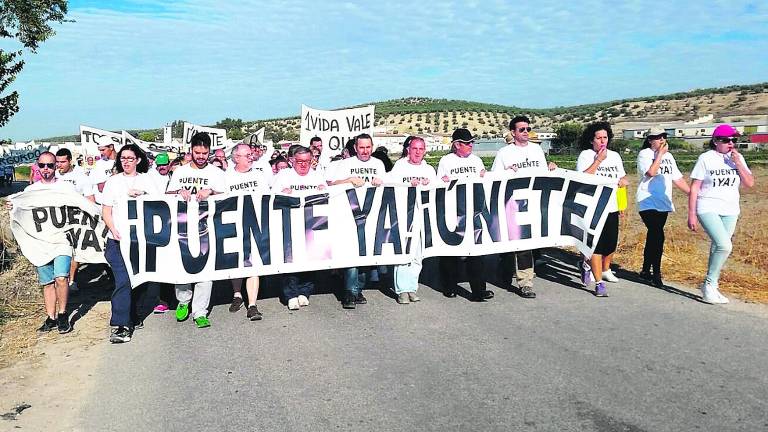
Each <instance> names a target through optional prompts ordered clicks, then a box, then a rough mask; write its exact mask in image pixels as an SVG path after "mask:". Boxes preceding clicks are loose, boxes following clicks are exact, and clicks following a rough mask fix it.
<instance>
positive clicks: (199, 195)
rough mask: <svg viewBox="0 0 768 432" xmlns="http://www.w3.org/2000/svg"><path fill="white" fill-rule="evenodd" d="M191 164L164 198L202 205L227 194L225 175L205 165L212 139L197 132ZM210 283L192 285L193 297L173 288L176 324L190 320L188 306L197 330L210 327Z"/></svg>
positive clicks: (184, 286)
mask: <svg viewBox="0 0 768 432" xmlns="http://www.w3.org/2000/svg"><path fill="white" fill-rule="evenodd" d="M190 147H191V155H192V162H190V163H188V164H186V165H183V166H180V167H178V168H177V169H176V171H174V173H173V177H171V181H170V182H169V183H168V190H167V191H166V193H167V194H175V195H178V196H179V197H180V198H181V199H183V200H184V201H189V200H190V199H192V198H195V199H196V200H197V201H204V200H206V199H208V197H210V196H211V195H213V194H216V193H221V192H223V191H225V190H226V187H227V186H226V180H225V178H224V172H223V171H222V170H220V169H218V168H216V167H215V166H213V165H210V164H209V163H208V156H209V155H210V153H211V137H210V135H208V134H207V133H204V132H198V133H196V134H195V135H194V136H192V140H191V146H190ZM212 287H213V281H203V282H197V283H195V291H194V296H193V295H192V286H191V285H190V284H179V285H176V299H177V300H178V301H179V305H178V306H177V308H176V320H177V321H179V322H181V321H185V320H186V319H187V317H189V304H190V302H191V303H192V319H193V320H194V321H195V325H197V327H198V328H206V327H210V326H211V323H210V321H209V320H208V305H209V304H210V301H211V289H212Z"/></svg>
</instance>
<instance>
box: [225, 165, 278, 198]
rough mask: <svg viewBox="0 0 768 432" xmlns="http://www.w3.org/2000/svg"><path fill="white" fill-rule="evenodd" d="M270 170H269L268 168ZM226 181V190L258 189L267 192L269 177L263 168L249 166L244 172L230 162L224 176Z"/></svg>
mask: <svg viewBox="0 0 768 432" xmlns="http://www.w3.org/2000/svg"><path fill="white" fill-rule="evenodd" d="M270 172H271V170H270ZM224 177H225V179H226V182H227V192H244V191H251V192H252V191H259V192H265V193H266V192H269V184H270V178H271V177H272V176H271V175H270V176H267V175H265V173H264V171H263V170H260V169H258V168H254V167H251V168H250V169H249V170H248V171H246V172H240V171H238V170H236V169H235V164H232V165H231V166H230V167H229V169H227V171H226V175H225V176H224Z"/></svg>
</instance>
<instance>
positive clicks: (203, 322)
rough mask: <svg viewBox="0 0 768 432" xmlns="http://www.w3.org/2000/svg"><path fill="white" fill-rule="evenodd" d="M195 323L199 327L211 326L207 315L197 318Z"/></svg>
mask: <svg viewBox="0 0 768 432" xmlns="http://www.w3.org/2000/svg"><path fill="white" fill-rule="evenodd" d="M195 324H196V325H197V328H206V327H210V326H211V322H210V321H209V320H208V317H207V316H205V315H203V316H199V317H197V318H195Z"/></svg>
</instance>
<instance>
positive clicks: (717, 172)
mask: <svg viewBox="0 0 768 432" xmlns="http://www.w3.org/2000/svg"><path fill="white" fill-rule="evenodd" d="M738 157H741V158H743V156H741V155H739V156H738ZM744 166H745V167H746V166H747V163H746V161H744ZM747 171H749V168H747ZM749 172H750V173H751V171H749ZM691 178H692V179H694V180H701V188H700V189H699V196H698V198H697V200H696V214H704V213H716V214H719V215H722V216H736V215H738V214H739V213H740V212H741V208H740V207H739V186H740V185H741V177H739V170H738V169H737V168H736V163H735V162H734V161H733V160H732V159H731V155H730V154H723V153H718V152H717V151H715V150H709V151H707V152H705V153H702V154H701V155H700V156H699V159H698V160H697V161H696V165H695V166H694V167H693V171H691Z"/></svg>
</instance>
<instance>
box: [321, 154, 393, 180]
mask: <svg viewBox="0 0 768 432" xmlns="http://www.w3.org/2000/svg"><path fill="white" fill-rule="evenodd" d="M386 171H387V170H386V169H385V168H384V164H383V163H382V162H381V161H380V160H378V159H376V158H375V157H371V158H370V159H368V160H367V161H365V162H363V161H361V160H360V159H358V158H357V157H350V158H346V159H343V160H340V161H336V162H334V163H332V164H331V165H330V166H329V167H328V169H327V170H326V171H325V174H326V177H325V178H326V180H328V181H336V180H344V179H347V178H349V177H360V178H361V179H363V180H365V182H366V183H370V182H371V180H373V179H374V178H379V179H382V180H383V179H384V176H385V175H386Z"/></svg>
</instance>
